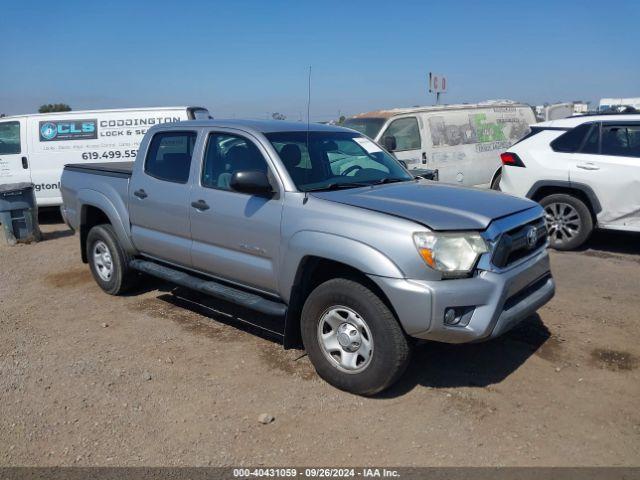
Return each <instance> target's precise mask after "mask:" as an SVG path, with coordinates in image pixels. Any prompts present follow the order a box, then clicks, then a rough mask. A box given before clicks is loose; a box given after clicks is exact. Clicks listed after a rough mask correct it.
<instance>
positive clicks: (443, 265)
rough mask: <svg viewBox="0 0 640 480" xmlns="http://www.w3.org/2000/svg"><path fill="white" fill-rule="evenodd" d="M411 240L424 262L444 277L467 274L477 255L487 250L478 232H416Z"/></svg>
mask: <svg viewBox="0 0 640 480" xmlns="http://www.w3.org/2000/svg"><path fill="white" fill-rule="evenodd" d="M413 241H414V243H415V244H416V248H417V249H418V253H420V256H421V257H422V259H423V260H424V261H425V263H426V264H427V265H429V266H430V267H431V268H434V269H436V270H439V271H440V272H442V273H443V274H444V275H445V276H446V277H459V276H464V275H466V274H468V273H469V272H470V271H471V269H472V268H473V267H474V266H475V264H476V261H477V260H478V257H479V256H480V255H482V254H483V253H486V252H488V251H489V248H488V247H487V244H486V243H485V241H484V239H483V238H482V237H481V236H480V234H479V233H478V232H447V233H438V232H418V233H414V234H413Z"/></svg>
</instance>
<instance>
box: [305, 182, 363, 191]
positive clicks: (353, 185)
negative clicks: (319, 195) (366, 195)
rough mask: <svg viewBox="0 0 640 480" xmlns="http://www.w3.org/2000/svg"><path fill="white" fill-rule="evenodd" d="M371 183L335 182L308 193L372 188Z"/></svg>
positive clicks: (311, 189)
mask: <svg viewBox="0 0 640 480" xmlns="http://www.w3.org/2000/svg"><path fill="white" fill-rule="evenodd" d="M370 186H371V184H370V183H362V182H334V183H329V184H327V185H324V186H322V187H315V188H309V189H307V190H305V191H307V192H320V191H323V190H338V189H340V188H357V187H370Z"/></svg>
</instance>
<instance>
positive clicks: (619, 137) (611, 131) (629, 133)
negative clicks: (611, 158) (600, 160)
mask: <svg viewBox="0 0 640 480" xmlns="http://www.w3.org/2000/svg"><path fill="white" fill-rule="evenodd" d="M602 154H603V155H615V156H624V157H640V125H634V126H624V125H611V126H608V125H607V126H603V127H602Z"/></svg>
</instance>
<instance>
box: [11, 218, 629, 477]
mask: <svg viewBox="0 0 640 480" xmlns="http://www.w3.org/2000/svg"><path fill="white" fill-rule="evenodd" d="M45 220H46V219H45ZM43 230H44V232H45V240H44V241H42V242H40V243H38V244H33V245H21V246H16V247H8V246H5V245H2V246H1V247H0V332H1V333H0V338H1V341H0V465H4V466H7V465H41V466H50V465H102V466H113V465H119V466H122V465H127V466H139V465H148V466H152V465H153V466H159V465H168V466H175V465H225V466H231V465H232V466H249V465H251V466H261V465H268V466H287V465H297V466H304V465H315V466H320V465H323V466H369V465H388V466H410V465H411V466H413V465H416V466H443V465H459V466H462V465H514V466H515V465H517V466H522V465H538V466H539V465H545V466H551V465H553V466H560V465H562V466H569V465H628V466H629V465H640V408H639V407H640V369H639V368H638V367H639V366H640V342H639V340H638V339H639V338H640V237H639V236H638V235H622V234H603V233H600V234H597V235H596V236H595V237H594V239H593V240H592V241H591V242H590V243H589V246H588V248H587V249H585V250H584V251H581V252H577V253H555V252H554V253H552V267H553V273H554V275H555V277H556V280H557V285H558V289H557V295H556V297H555V298H554V299H553V300H552V301H551V303H549V304H548V305H547V306H545V307H544V308H542V309H541V310H540V311H539V315H536V316H534V317H532V318H530V319H529V320H528V321H527V322H526V323H524V324H522V325H521V326H520V327H518V328H517V329H516V330H513V331H512V332H510V333H509V334H507V335H506V336H504V337H502V338H500V339H497V340H494V341H491V342H487V343H484V344H477V345H462V346H451V345H443V344H424V345H421V346H420V347H419V348H418V349H417V351H416V354H415V356H414V358H413V361H412V364H411V367H410V369H409V371H408V372H407V374H406V375H405V376H404V378H403V379H402V380H401V382H400V383H399V384H398V385H397V386H396V387H394V388H393V389H392V390H391V391H388V392H386V393H384V394H383V395H381V396H379V397H376V398H370V399H366V398H361V397H357V396H354V395H350V394H347V393H343V392H340V391H338V390H336V389H334V388H332V387H331V386H329V385H328V384H326V383H325V382H323V381H322V380H320V379H319V378H318V377H317V376H316V374H315V372H314V370H313V368H312V367H311V365H310V363H309V361H308V359H307V358H306V357H305V356H304V352H301V351H297V350H290V351H284V350H283V349H282V348H281V346H280V345H279V344H278V343H277V342H274V341H273V340H272V339H271V338H269V337H268V336H267V335H265V334H256V332H254V331H253V329H251V328H246V327H244V326H243V325H244V324H243V322H242V320H241V318H243V317H244V318H249V317H250V316H251V315H252V314H251V313H248V312H242V311H237V310H234V309H233V308H232V307H229V306H228V305H224V304H213V303H212V304H210V305H209V307H210V308H203V307H198V306H195V304H193V303H192V302H191V301H190V299H184V298H181V297H182V296H183V294H184V292H180V291H175V292H173V293H172V290H171V287H170V286H168V285H164V284H161V283H156V284H154V283H152V282H151V281H150V282H149V283H148V284H147V285H146V286H145V287H144V289H143V290H140V291H138V292H135V293H134V294H132V295H130V296H127V297H111V296H108V295H106V294H104V293H102V291H101V290H100V289H99V288H98V287H97V285H96V284H95V283H94V282H93V280H92V278H91V275H90V273H89V268H88V267H87V266H86V265H84V264H82V263H81V261H80V254H79V248H78V237H77V236H74V235H72V234H71V232H70V231H68V230H66V227H65V226H64V225H62V224H59V223H56V222H55V219H54V220H52V221H50V222H49V224H48V225H44V226H43ZM236 317H240V319H239V318H236ZM262 413H267V414H270V415H273V416H274V417H275V420H274V421H273V422H272V423H270V424H267V425H264V424H261V423H259V422H258V416H259V415H260V414H262Z"/></svg>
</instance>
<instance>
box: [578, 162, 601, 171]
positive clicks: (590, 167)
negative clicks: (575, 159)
mask: <svg viewBox="0 0 640 480" xmlns="http://www.w3.org/2000/svg"><path fill="white" fill-rule="evenodd" d="M576 168H581V169H582V170H600V167H599V166H597V165H595V164H593V163H578V164H577V165H576Z"/></svg>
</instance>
